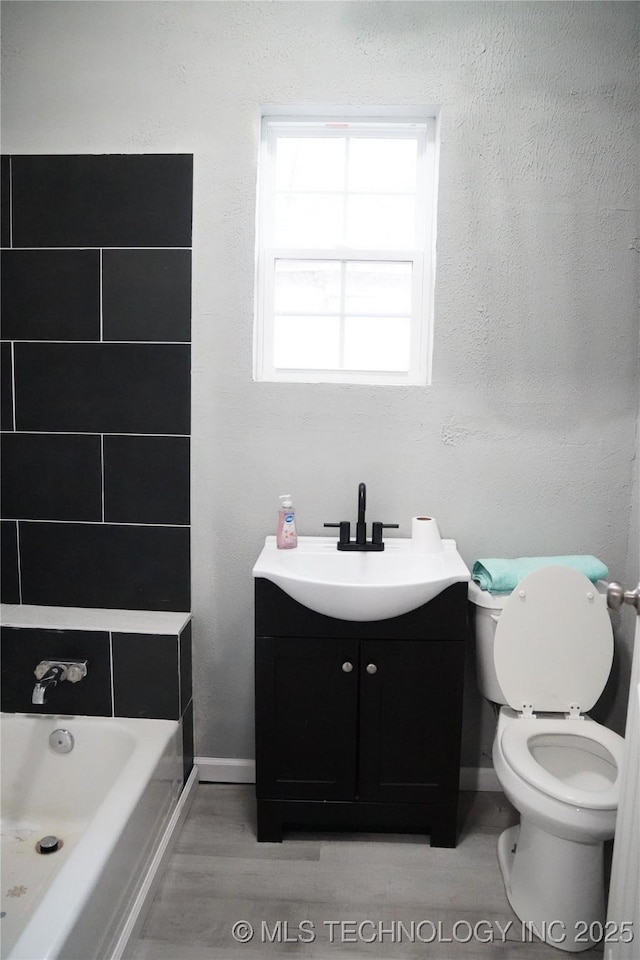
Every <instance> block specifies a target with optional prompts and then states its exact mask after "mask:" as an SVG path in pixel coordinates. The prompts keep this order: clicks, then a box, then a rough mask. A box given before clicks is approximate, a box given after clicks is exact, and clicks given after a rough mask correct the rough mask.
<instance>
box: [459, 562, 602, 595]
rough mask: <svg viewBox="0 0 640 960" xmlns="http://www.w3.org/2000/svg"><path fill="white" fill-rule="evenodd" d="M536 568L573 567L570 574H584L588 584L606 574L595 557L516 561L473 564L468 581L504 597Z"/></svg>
mask: <svg viewBox="0 0 640 960" xmlns="http://www.w3.org/2000/svg"><path fill="white" fill-rule="evenodd" d="M540 567H573V569H574V570H579V571H580V573H584V575H585V577H587V578H588V579H589V580H591V582H592V583H595V582H596V580H604V579H605V577H606V576H607V574H608V573H609V571H608V569H607V567H606V566H605V565H604V563H603V562H602V560H598V558H597V557H589V556H578V557H518V558H517V559H515V560H476V562H475V563H474V565H473V570H472V571H471V578H472V580H475V582H476V583H478V584H479V585H480V588H481V589H482V590H490V591H491V592H492V593H508V592H510V591H511V590H513V589H514V587H516V586H517V585H518V584H519V583H520V581H521V580H522V579H523V578H524V577H526V576H527V574H528V573H533V571H534V570H539V569H540Z"/></svg>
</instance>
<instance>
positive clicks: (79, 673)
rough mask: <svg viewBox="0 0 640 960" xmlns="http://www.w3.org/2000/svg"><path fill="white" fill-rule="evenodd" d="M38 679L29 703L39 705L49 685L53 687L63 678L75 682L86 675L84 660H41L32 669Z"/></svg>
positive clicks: (43, 700) (44, 698)
mask: <svg viewBox="0 0 640 960" xmlns="http://www.w3.org/2000/svg"><path fill="white" fill-rule="evenodd" d="M33 672H34V674H35V678H36V680H37V681H38V682H37V683H36V685H35V686H34V688H33V693H32V695H31V703H34V704H36V705H38V706H41V705H42V704H43V703H45V700H46V695H47V691H48V689H49V687H55V686H57V684H58V683H62V681H63V680H68V681H69V682H70V683H77V682H78V680H82V678H83V677H86V675H87V661H86V660H41V661H40V663H39V664H38V666H37V667H36V668H35V670H34V671H33Z"/></svg>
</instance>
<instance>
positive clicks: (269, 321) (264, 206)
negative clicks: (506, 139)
mask: <svg viewBox="0 0 640 960" xmlns="http://www.w3.org/2000/svg"><path fill="white" fill-rule="evenodd" d="M319 133H321V134H322V136H328V137H330V136H336V137H344V136H345V133H347V135H348V136H349V137H372V136H376V137H385V136H386V137H393V138H398V137H403V136H405V137H410V138H412V139H414V138H415V139H416V141H417V144H418V163H417V184H416V243H417V245H416V247H415V248H414V249H398V250H396V249H394V250H388V249H387V250H384V249H369V248H367V249H359V248H353V247H333V248H321V249H316V248H283V247H276V246H274V245H273V243H272V240H273V233H274V214H275V199H276V188H275V182H276V162H275V151H276V138H277V137H278V136H283V135H287V134H289V135H290V136H295V137H303V136H314V137H317V136H318V134H319ZM436 195H437V151H436V117H435V116H433V115H431V116H422V117H419V118H413V117H412V118H405V117H404V116H403V117H401V118H396V119H393V118H392V117H390V116H385V117H383V118H380V117H374V118H367V119H363V118H361V117H357V118H354V117H352V116H335V115H331V116H323V117H317V116H313V117H295V118H294V117H291V116H264V117H263V119H262V135H261V144H260V162H259V167H258V202H257V211H256V303H255V323H254V379H255V380H257V381H269V382H284V383H287V382H288V383H349V384H367V385H402V386H408V385H426V384H429V383H430V382H431V361H432V349H433V306H434V275H435V231H436ZM278 260H325V261H329V260H334V261H339V262H343V263H344V262H349V261H356V262H357V261H366V260H373V261H382V262H384V261H386V262H392V261H399V262H402V263H411V265H412V278H413V284H412V287H413V288H412V315H411V318H410V319H411V327H410V329H411V332H410V366H409V370H406V371H388V370H352V369H347V368H341V369H334V368H331V369H302V368H295V369H292V368H286V369H285V368H278V367H276V366H275V364H274V362H273V340H274V277H275V269H276V261H278Z"/></svg>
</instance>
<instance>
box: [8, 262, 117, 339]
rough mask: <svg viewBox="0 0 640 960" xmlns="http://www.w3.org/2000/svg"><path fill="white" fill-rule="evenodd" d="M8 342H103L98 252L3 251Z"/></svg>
mask: <svg viewBox="0 0 640 960" xmlns="http://www.w3.org/2000/svg"><path fill="white" fill-rule="evenodd" d="M0 263H1V270H2V298H1V302H2V320H1V327H0V330H1V331H2V337H3V339H5V340H99V339H100V251H99V250H3V251H2V254H1V261H0Z"/></svg>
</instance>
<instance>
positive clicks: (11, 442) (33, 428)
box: [0, 154, 193, 717]
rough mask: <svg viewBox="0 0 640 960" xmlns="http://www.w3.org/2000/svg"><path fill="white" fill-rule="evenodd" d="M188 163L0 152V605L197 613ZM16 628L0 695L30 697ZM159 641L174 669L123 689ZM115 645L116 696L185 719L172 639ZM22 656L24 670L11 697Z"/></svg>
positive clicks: (25, 644)
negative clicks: (192, 545) (132, 664)
mask: <svg viewBox="0 0 640 960" xmlns="http://www.w3.org/2000/svg"><path fill="white" fill-rule="evenodd" d="M192 168H193V158H192V157H191V156H190V155H182V154H176V155H173V154H172V155H117V156H12V157H6V156H4V157H2V158H0V176H1V187H2V190H1V193H2V232H1V246H2V253H1V258H2V263H1V267H2V274H3V286H2V301H1V306H2V320H1V323H2V326H1V331H0V332H1V335H2V341H3V342H2V344H1V349H2V421H1V427H2V432H3V435H2V454H3V456H2V489H3V492H2V510H3V513H2V516H3V518H4V519H3V523H2V533H3V537H2V560H3V576H2V600H3V601H4V602H9V603H23V604H42V605H51V606H74V607H104V608H109V609H116V608H124V609H135V610H140V609H150V610H189V609H190V567H189V538H190V529H189V436H190V432H191V430H190V426H191V420H190V343H189V341H190V329H191V216H192V179H193V170H192ZM36 632H39V633H43V634H44V635H45V636H44V641H46V645H47V646H48V645H49V643H48V641H49V639H50V638H48V637H47V636H46V633H47V632H46V631H33V634H35V633H36ZM72 632H73V633H76V634H78V633H79V632H78V631H72ZM14 633H15V634H20V637H19V638H17V639H16V637H15V636H14ZM14 633H10V634H8V635H7V637H8V639H7V644H8V647H7V650H8V654H9V655H8V656H7V657H3V669H4V667H5V665H6V666H7V670H8V673H7V675H6V677H5V674H3V694H4V695H5V696H6V697H8V699H7V700H6V701H5V703H6V704H7V705H5V709H19V710H25V709H30V706H29V705H27V706H25V705H24V696H25V695H26V694H27V693H28V694H29V698H30V689H32V682H31V679H32V678H31V674H32V672H33V667H34V663H32V662H31V661H32V660H33V658H34V654H35V652H36V651H35V648H34V649H33V650H32V649H31V648H30V646H29V645H30V644H31V643H32V642H33V644H35V640H34V637H33V636H31V632H30V631H25V630H22V631H15V632H14ZM63 634H64V635H66V633H65V632H63V633H62V634H60V633H59V632H56V636H58V637H60V638H61V642H62V637H63ZM96 636H97V635H96V634H91V636H90V637H89V641H90V642H93V643H95V644H97V643H98V640H97V639H96ZM189 636H190V632H189ZM30 637H31V638H30ZM18 639H19V640H20V641H21V644H22V646H21V647H20V651H21V652H18V651H17V640H18ZM75 639H77V636H76V638H75ZM3 640H4V634H3ZM89 641H88V642H89ZM154 642H155V643H156V645H157V651H156V652H157V653H158V655H159V656H160V659H161V660H162V662H163V663H164V662H165V661H166V658H167V645H169V646H170V647H171V649H172V650H173V653H172V659H171V667H170V672H169V675H168V677H166V676H165V677H163V679H162V682H160V678H159V677H154V682H153V683H152V684H151V686H150V687H149V685H147V686H148V687H149V696H150V697H151V702H149V703H147V702H146V700H145V701H144V702H142V701H140V702H139V703H136V702H132V698H133V697H134V691H133V690H131V689H128V688H127V686H126V681H125V674H126V669H125V666H124V665H125V664H126V662H127V658H129V659H131V657H133V658H134V659H136V662H139V661H140V655H141V653H142V652H144V653H145V654H149V650H150V647H152V648H153V646H154ZM109 643H111V639H109ZM185 645H186V641H185ZM116 646H117V649H118V669H117V676H118V681H119V682H120V683H121V684H123V685H122V686H121V687H120V688H116V691H115V695H116V696H117V698H118V703H119V709H120V710H123V709H125V708H124V707H123V703H124V704H125V705H126V709H127V711H131V712H129V713H127V715H129V716H138V715H148V716H152V715H167V713H166V711H167V710H170V711H171V715H172V716H173V715H175V716H177V717H181V716H182V715H183V714H184V709H183V707H186V706H188V704H186V705H183V704H182V702H181V692H182V697H183V698H184V697H185V696H186V688H185V690H184V691H181V680H180V676H181V675H180V665H181V664H182V658H183V657H184V656H185V655H186V654H185V653H183V648H182V646H181V645H180V643H179V641H178V638H176V637H173V638H171V640H170V642H169V641H168V640H167V638H164V637H162V638H153V637H152V638H149V637H145V636H144V635H138V634H136V635H130V636H129V638H128V640H127V641H126V643H125V641H120V640H118V641H116ZM189 646H190V644H189ZM58 647H59V645H58V646H57V647H56V649H55V650H47V651H46V654H42V655H41V656H40V657H39V659H43V658H44V657H45V656H46V657H48V656H49V655H50V654H53V655H58V656H61V655H62V654H63V653H64V651H61V650H60V649H58ZM96 649H97V648H96ZM125 649H126V651H127V653H126V656H124V653H123V651H124V650H125ZM185 649H186V646H185ZM38 652H39V648H38ZM16 656H20V657H24V658H25V662H26V660H28V661H29V664H28V666H29V670H28V671H27V674H25V676H28V679H27V680H24V678H23V680H21V682H20V684H19V685H18V686H19V687H20V691H19V696H18V695H17V694H16V696H15V697H14V698H13V699H12V693H11V690H12V686H13V685H12V681H11V679H10V677H11V674H12V673H13V671H12V670H11V663H12V660H14V659H15V657H16ZM123 657H124V659H123ZM36 662H37V661H36ZM20 663H21V664H22V660H21V661H20ZM182 666H183V669H184V671H185V677H186V676H187V675H188V676H190V664H189V665H187V663H186V661H185V663H184V664H182ZM110 670H111V665H110V666H109V671H108V677H107V680H108V683H109V684H110V682H111V681H110V677H111V673H110ZM21 672H22V667H21ZM90 673H91V671H90ZM92 676H93V677H97V676H98V674H97V673H96V671H95V670H94V671H93V673H92ZM92 682H97V680H95V681H92ZM101 683H103V685H104V683H106V681H105V680H103V681H101ZM184 683H187V681H186V680H185V681H184ZM76 686H77V688H78V691H77V694H75V693H74V696H76V695H77V696H80V693H81V690H84V691H86V690H87V686H86V685H85V683H84V681H83V682H82V683H80V684H78V685H76ZM188 686H189V690H190V681H189V683H188ZM23 688H24V689H23ZM28 688H30V689H28ZM70 688H71V685H67V684H62V685H61V687H60V689H61V691H64V692H65V696H66V695H67V693H68V691H69V689H70ZM16 689H17V687H16ZM105 689H106V690H107V693H106V694H105V693H104V690H102V692H100V694H99V695H98V694H96V695H97V696H98V701H99V704H100V706H99V709H98V708H96V707H95V704H94V707H93V709H88V708H86V705H85V704H83V703H80V702H78V704H75V705H74V704H69V703H68V702H67V701H65V702H64V703H62V701H61V710H62V712H64V710H66V711H67V712H73V711H74V710H75V709H76V707H77V711H78V712H83V713H91V712H94V713H95V712H97V713H99V714H100V715H102V714H103V713H106V714H111V713H112V711H113V703H114V700H113V697H114V691H112V690H111V688H110V686H107V687H106V688H105ZM168 690H169V691H170V692H169V693H168V692H167V691H168ZM104 696H107V697H108V699H109V704H108V709H106V708H105V704H104ZM145 696H146V695H145ZM101 698H102V699H101ZM18 702H20V704H21V705H20V706H16V704H17V703H18ZM189 702H190V694H189ZM11 704H12V706H9V705H11ZM167 704H168V705H167ZM71 707H73V710H72V709H71ZM103 708H104V709H103ZM56 709H57V707H56ZM141 711H142V712H141ZM154 711H155V713H154ZM158 711H159V712H158Z"/></svg>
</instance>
